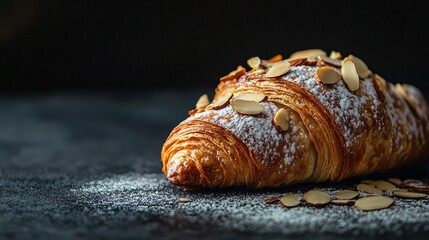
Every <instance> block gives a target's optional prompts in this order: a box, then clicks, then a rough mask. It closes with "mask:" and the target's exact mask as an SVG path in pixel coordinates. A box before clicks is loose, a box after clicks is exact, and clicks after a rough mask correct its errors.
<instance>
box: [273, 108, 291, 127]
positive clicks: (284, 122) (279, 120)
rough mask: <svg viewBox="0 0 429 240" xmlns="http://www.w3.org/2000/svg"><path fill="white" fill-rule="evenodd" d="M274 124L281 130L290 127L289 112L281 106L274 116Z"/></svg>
mask: <svg viewBox="0 0 429 240" xmlns="http://www.w3.org/2000/svg"><path fill="white" fill-rule="evenodd" d="M274 125H275V126H276V127H277V129H278V130H279V131H280V132H283V131H286V130H288V128H289V113H288V112H287V111H286V110H285V109H284V108H281V109H279V110H278V111H277V113H276V116H275V117H274Z"/></svg>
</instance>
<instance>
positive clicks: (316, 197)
mask: <svg viewBox="0 0 429 240" xmlns="http://www.w3.org/2000/svg"><path fill="white" fill-rule="evenodd" d="M304 199H305V201H306V202H307V203H308V204H310V205H311V206H315V207H322V206H325V205H326V204H328V203H329V202H330V201H331V197H330V196H329V195H328V194H327V193H325V192H322V191H319V190H310V191H308V192H306V193H305V194H304Z"/></svg>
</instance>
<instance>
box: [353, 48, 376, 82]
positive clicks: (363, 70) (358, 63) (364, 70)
mask: <svg viewBox="0 0 429 240" xmlns="http://www.w3.org/2000/svg"><path fill="white" fill-rule="evenodd" d="M347 58H348V59H350V60H352V62H353V63H354V64H355V67H356V71H357V73H358V75H359V77H360V78H362V79H365V78H367V77H369V76H370V75H371V74H372V72H371V70H369V69H368V66H366V64H365V63H364V62H363V61H362V60H361V59H360V58H358V57H356V56H353V55H351V54H350V55H349V56H348V57H347Z"/></svg>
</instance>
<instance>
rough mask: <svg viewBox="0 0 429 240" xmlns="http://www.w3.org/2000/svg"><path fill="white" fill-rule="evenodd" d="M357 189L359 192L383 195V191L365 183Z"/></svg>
mask: <svg viewBox="0 0 429 240" xmlns="http://www.w3.org/2000/svg"><path fill="white" fill-rule="evenodd" d="M356 188H357V190H359V191H362V192H366V193H371V194H380V195H381V194H383V191H381V190H380V189H378V188H376V187H374V186H372V185H368V184H365V183H361V184H358V185H357V187H356Z"/></svg>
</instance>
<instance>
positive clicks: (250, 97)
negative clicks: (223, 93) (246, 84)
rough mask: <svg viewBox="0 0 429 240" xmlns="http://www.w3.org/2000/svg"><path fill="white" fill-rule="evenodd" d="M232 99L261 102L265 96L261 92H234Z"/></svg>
mask: <svg viewBox="0 0 429 240" xmlns="http://www.w3.org/2000/svg"><path fill="white" fill-rule="evenodd" d="M233 99H241V100H246V101H253V102H262V101H264V100H265V99H267V96H265V94H264V93H262V92H243V93H236V94H234V97H233Z"/></svg>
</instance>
